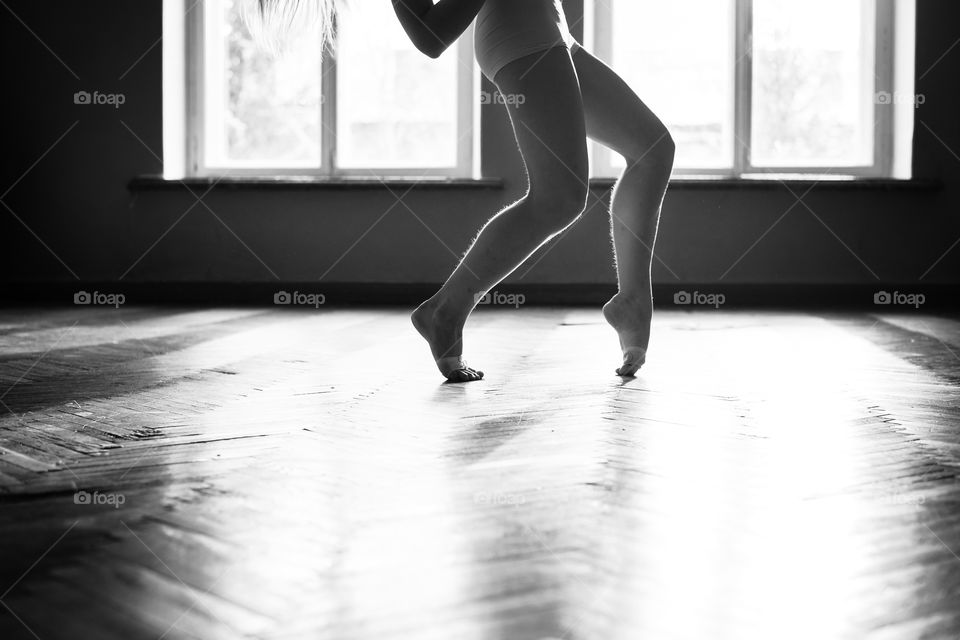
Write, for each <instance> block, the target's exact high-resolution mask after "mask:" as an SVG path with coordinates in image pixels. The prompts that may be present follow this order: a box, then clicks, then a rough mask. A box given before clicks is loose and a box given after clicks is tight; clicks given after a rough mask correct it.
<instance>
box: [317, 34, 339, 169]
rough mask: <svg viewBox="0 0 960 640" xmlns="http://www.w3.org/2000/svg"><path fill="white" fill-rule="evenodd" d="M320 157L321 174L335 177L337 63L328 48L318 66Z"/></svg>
mask: <svg viewBox="0 0 960 640" xmlns="http://www.w3.org/2000/svg"><path fill="white" fill-rule="evenodd" d="M320 68H321V73H322V76H321V78H320V157H321V158H322V162H323V167H322V169H321V173H324V174H326V175H329V176H333V175H337V173H338V171H337V136H336V131H337V61H336V56H335V55H334V54H332V53H331V51H330V49H329V47H327V48H325V51H324V52H323V63H322V64H321V65H320Z"/></svg>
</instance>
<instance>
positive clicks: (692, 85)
mask: <svg viewBox="0 0 960 640" xmlns="http://www.w3.org/2000/svg"><path fill="white" fill-rule="evenodd" d="M612 11H613V60H612V66H613V68H614V69H616V71H617V72H618V73H619V74H620V75H621V76H623V78H624V80H626V81H627V82H628V83H629V84H630V86H631V87H633V89H634V91H636V92H637V94H638V95H639V96H640V98H641V99H642V100H643V101H644V102H645V103H646V104H647V106H648V107H650V108H651V109H652V110H653V112H654V113H656V114H657V116H658V117H659V118H660V119H661V120H663V122H664V124H666V125H667V127H669V129H670V132H671V134H673V137H674V139H675V140H676V142H677V159H676V166H677V168H696V169H706V168H730V167H732V166H733V104H734V102H733V88H734V70H733V62H734V41H733V38H734V32H735V22H734V20H735V13H734V4H733V0H669V2H666V1H664V0H616V1H615V2H613V9H612ZM616 157H617V159H618V160H619V159H620V158H619V156H616ZM621 166H622V162H621Z"/></svg>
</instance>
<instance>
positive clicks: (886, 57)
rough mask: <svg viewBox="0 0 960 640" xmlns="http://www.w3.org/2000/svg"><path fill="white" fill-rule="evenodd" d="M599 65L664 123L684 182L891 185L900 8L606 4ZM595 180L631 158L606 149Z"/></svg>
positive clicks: (600, 22)
mask: <svg viewBox="0 0 960 640" xmlns="http://www.w3.org/2000/svg"><path fill="white" fill-rule="evenodd" d="M594 7H595V16H596V31H595V34H596V38H595V39H594V40H595V41H594V46H595V49H596V52H597V54H598V55H599V56H600V57H601V58H604V59H606V60H608V61H609V63H610V64H611V65H612V66H613V68H614V69H615V70H616V71H617V72H618V73H619V74H620V75H622V76H623V77H624V79H625V80H626V81H627V82H628V83H629V84H630V85H631V86H632V87H633V89H634V90H635V91H636V92H637V94H638V95H639V96H640V98H641V99H642V100H643V101H644V102H646V103H647V105H648V106H650V108H651V109H653V111H654V112H655V113H656V114H657V115H658V116H659V117H660V118H661V119H662V120H663V121H664V123H665V124H666V125H667V127H668V128H669V129H670V131H671V133H672V134H673V137H674V139H675V140H676V143H677V160H676V172H677V173H679V174H696V173H710V174H719V175H732V176H737V175H746V174H755V173H762V172H767V173H781V174H792V173H803V172H808V173H815V174H819V175H822V174H829V173H835V174H847V175H858V176H887V175H889V174H890V172H891V171H892V167H893V160H894V158H893V147H892V140H893V124H892V123H893V111H892V107H887V110H886V111H884V105H883V104H878V99H877V96H884V95H890V92H891V91H892V90H893V82H894V77H893V72H892V69H893V64H894V51H893V44H894V30H895V28H897V25H895V12H894V8H893V7H894V5H893V4H892V0H805V1H804V2H800V1H798V0H670V2H664V1H662V0H595V2H594ZM593 158H594V163H595V165H594V166H595V173H596V174H597V175H607V176H609V175H615V174H616V173H618V172H619V170H620V168H622V167H623V161H622V158H620V157H619V156H618V155H616V154H613V153H610V152H608V151H606V150H604V149H601V148H599V147H594V156H593Z"/></svg>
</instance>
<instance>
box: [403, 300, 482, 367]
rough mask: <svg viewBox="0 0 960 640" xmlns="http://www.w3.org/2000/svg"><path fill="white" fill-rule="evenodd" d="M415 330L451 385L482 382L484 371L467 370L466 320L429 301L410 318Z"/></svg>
mask: <svg viewBox="0 0 960 640" xmlns="http://www.w3.org/2000/svg"><path fill="white" fill-rule="evenodd" d="M410 320H411V321H412V322H413V326H414V327H415V328H416V329H417V331H418V332H420V335H421V336H423V339H424V340H426V341H427V344H429V345H430V352H431V353H432V354H433V361H434V362H436V363H437V368H438V369H440V373H442V374H443V377H445V378H446V379H447V380H449V381H450V382H474V381H476V380H480V379H481V378H483V371H477V370H476V369H472V368H470V367H468V366H467V363H466V362H464V361H463V358H462V357H461V354H462V352H463V324H464V322H466V319H465V318H464V319H459V318H458V317H457V316H456V315H453V314H450V313H445V312H444V310H443V309H442V307H441V305H439V304H437V303H436V302H434V301H433V299H430V300H427V301H426V302H424V303H423V304H421V305H420V306H419V307H417V310H416V311H414V312H413V315H412V316H410Z"/></svg>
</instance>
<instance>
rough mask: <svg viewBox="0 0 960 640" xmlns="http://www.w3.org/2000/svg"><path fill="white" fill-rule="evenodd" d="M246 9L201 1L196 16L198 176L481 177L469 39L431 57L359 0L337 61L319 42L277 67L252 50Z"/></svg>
mask: <svg viewBox="0 0 960 640" xmlns="http://www.w3.org/2000/svg"><path fill="white" fill-rule="evenodd" d="M240 2H241V0H201V3H200V5H199V6H198V9H197V10H195V11H191V12H190V13H189V14H188V18H187V20H188V24H187V28H188V34H190V36H189V41H188V49H187V51H188V57H189V58H190V61H189V62H190V64H189V66H188V68H189V69H190V70H191V73H192V74H193V75H192V76H191V77H189V78H188V81H187V94H188V95H187V100H188V105H189V106H188V114H189V116H188V132H187V135H188V139H189V141H190V144H189V145H188V151H187V154H188V166H189V167H190V168H191V170H192V172H193V174H194V175H223V174H230V175H325V176H339V175H363V176H370V175H371V174H373V175H377V176H418V177H419V176H424V175H426V176H469V175H471V172H472V166H471V159H472V157H473V135H472V133H471V132H472V130H473V127H472V123H473V116H474V113H473V109H474V103H475V102H476V100H474V94H475V92H474V63H473V52H472V51H473V50H472V43H471V42H470V37H471V33H470V32H468V33H467V34H465V37H464V38H462V39H461V42H460V44H459V45H458V46H457V47H454V48H452V49H451V50H450V51H448V52H447V53H446V54H444V55H443V56H441V58H440V59H439V60H431V59H430V58H428V57H426V56H424V55H423V54H422V53H420V52H419V51H417V50H416V49H415V48H414V47H413V45H412V44H411V43H410V41H409V39H408V38H407V36H406V34H405V33H404V32H403V29H402V28H401V27H400V24H399V22H398V21H397V19H396V16H395V15H394V13H393V11H392V9H391V8H390V6H389V4H387V5H384V4H380V3H375V2H354V3H352V4H351V7H350V10H349V11H347V12H345V13H344V14H343V15H342V16H341V21H340V25H339V26H340V38H339V46H338V48H337V55H336V57H335V59H334V57H333V56H328V55H327V56H325V55H322V52H321V50H320V47H319V45H318V42H319V37H317V38H311V37H310V36H309V34H307V35H306V36H303V37H300V38H298V39H297V40H296V42H295V43H294V44H293V46H292V48H291V50H290V51H289V52H288V53H287V54H285V55H284V56H282V57H281V58H278V59H274V58H272V57H271V56H270V55H268V54H266V53H263V52H261V51H259V50H258V49H257V47H256V46H255V44H254V43H253V42H252V40H251V38H250V36H249V34H248V32H247V30H246V28H245V26H244V24H243V21H242V19H241V14H240Z"/></svg>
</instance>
